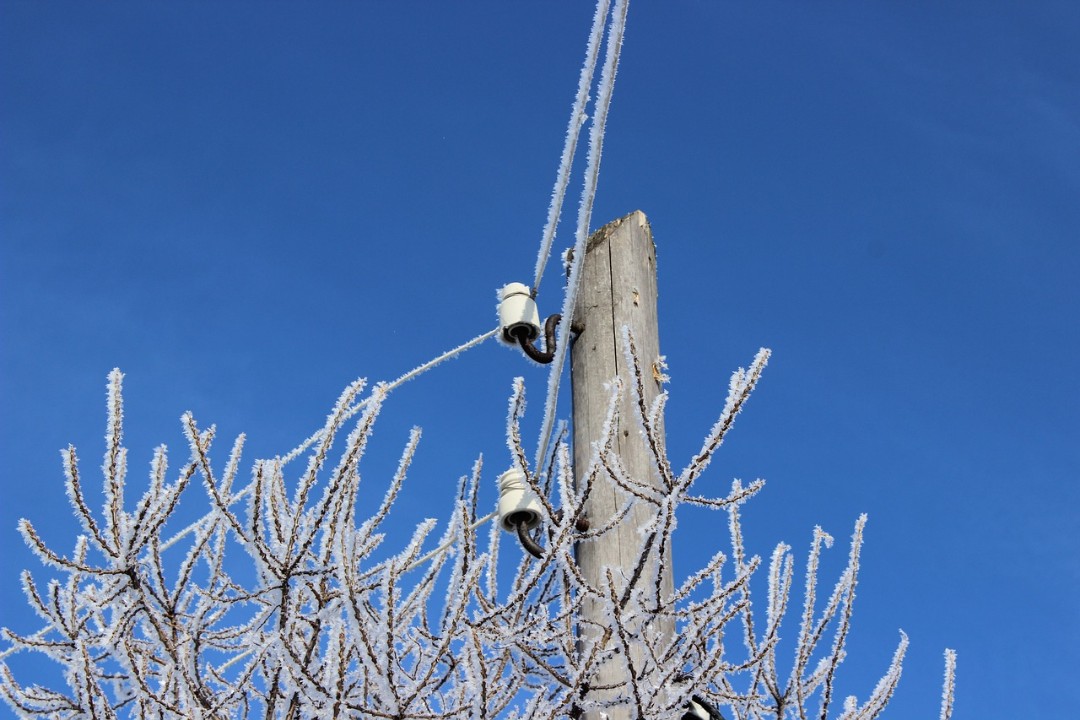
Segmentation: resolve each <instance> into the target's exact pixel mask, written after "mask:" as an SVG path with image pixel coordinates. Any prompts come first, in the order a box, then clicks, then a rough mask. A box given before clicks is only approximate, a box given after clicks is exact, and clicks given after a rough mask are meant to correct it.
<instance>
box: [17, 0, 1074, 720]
mask: <svg viewBox="0 0 1080 720" xmlns="http://www.w3.org/2000/svg"><path fill="white" fill-rule="evenodd" d="M592 9H593V8H592V3H587V2H578V3H570V2H552V3H543V4H541V3H532V4H525V3H498V2H483V3H480V2H469V3H434V2H424V3H385V2H384V3H374V2H369V3H320V4H299V3H296V4H287V3H238V2H223V3H213V4H211V3H198V4H196V3H133V2H115V3H107V4H106V3H65V2H57V3H31V2H12V0H3V2H0V238H2V243H0V403H2V407H3V408H4V412H3V413H2V414H0V438H2V441H0V442H2V446H0V450H2V453H3V457H4V460H5V461H4V463H3V469H2V476H0V483H2V487H3V488H4V498H5V499H4V502H3V503H0V543H2V545H0V546H2V547H3V549H4V553H3V556H4V561H3V563H2V564H0V570H2V572H3V574H4V576H5V577H6V580H7V581H6V582H0V625H6V626H9V627H12V628H13V629H16V630H20V631H30V630H33V629H35V628H36V624H35V619H34V618H33V617H32V615H31V613H30V611H29V610H28V609H24V606H25V603H24V601H23V598H22V595H21V592H20V591H19V588H18V583H17V581H16V577H17V573H18V572H19V570H21V569H22V568H24V567H34V566H35V561H34V560H33V558H32V557H31V555H30V553H29V551H28V550H26V549H25V547H24V546H23V544H22V541H21V540H20V538H19V536H18V534H17V533H16V531H15V525H16V522H17V520H18V518H20V517H28V518H30V519H31V520H32V521H33V522H34V523H35V525H37V526H38V527H39V529H40V530H41V532H42V534H43V536H44V537H45V538H46V539H47V540H49V541H51V542H53V543H55V544H56V545H57V546H58V547H60V548H62V549H65V550H67V549H69V548H70V547H71V545H72V543H73V541H74V535H75V533H76V525H75V523H74V520H72V519H69V514H68V512H69V511H68V503H67V500H66V498H65V496H64V491H63V482H62V480H63V476H62V473H61V467H60V463H59V454H58V452H57V451H58V450H59V449H60V448H62V447H66V446H67V444H68V443H74V444H75V445H76V446H77V447H78V448H79V451H80V456H81V458H82V461H83V470H84V473H85V474H86V475H87V476H91V475H93V473H94V471H95V468H96V467H97V465H98V464H99V462H100V460H99V458H100V453H101V452H102V451H103V443H102V436H103V433H104V419H105V414H104V399H105V397H104V388H105V377H106V374H107V373H108V371H109V370H110V369H111V368H113V367H117V366H118V367H120V368H121V369H122V370H123V371H124V372H125V373H126V374H127V378H126V385H125V386H126V402H127V405H126V407H127V441H128V442H127V444H128V447H129V448H130V452H131V460H130V462H131V474H132V480H131V482H132V483H137V482H140V481H141V480H142V476H143V475H142V469H143V468H148V466H149V461H150V457H151V451H152V448H153V447H154V446H155V445H157V444H159V443H167V444H169V445H170V447H171V448H172V449H173V457H174V463H175V462H180V459H181V458H182V457H183V456H184V451H185V448H184V443H183V439H182V436H181V434H180V427H179V422H178V418H179V416H180V414H181V413H182V412H183V411H185V410H191V411H193V412H194V413H195V416H196V417H197V418H198V419H199V420H200V422H202V423H204V424H209V423H216V424H217V425H218V427H219V438H222V439H220V440H219V443H221V444H224V447H219V450H221V451H224V450H225V448H227V447H228V445H229V444H231V438H232V437H233V436H235V435H236V434H237V433H239V432H246V433H247V434H248V437H249V441H250V444H249V448H250V449H249V452H248V459H249V460H250V459H251V458H252V457H254V456H260V457H263V456H268V455H273V454H277V453H280V452H285V451H287V450H288V449H290V448H292V447H293V446H294V445H295V444H296V443H297V442H298V441H299V440H301V439H303V438H304V437H306V436H307V435H308V434H310V432H311V431H312V430H314V429H315V428H316V427H317V426H319V425H320V424H321V421H322V418H323V417H324V415H325V413H326V411H327V410H328V409H329V407H330V405H331V403H332V402H333V400H334V399H335V398H336V396H337V393H338V392H339V391H340V389H341V388H342V387H344V385H345V384H346V383H348V382H349V381H351V380H352V379H354V378H356V377H358V376H366V377H369V378H371V379H372V380H378V379H389V378H393V377H396V376H397V375H399V374H401V373H402V372H404V371H405V370H408V369H409V368H411V367H413V366H415V365H417V364H418V363H420V362H423V361H425V360H427V359H429V358H430V357H432V356H434V355H435V354H437V353H438V352H440V351H442V350H444V349H447V348H449V347H452V346H454V345H456V344H458V343H459V342H462V341H464V340H466V339H468V338H471V337H473V336H475V335H478V334H479V333H481V332H483V331H485V330H487V329H489V328H490V327H491V326H492V325H493V323H494V318H495V306H494V297H495V289H496V288H497V287H499V286H501V285H503V284H505V283H506V282H510V281H525V282H527V281H528V280H529V279H530V276H531V274H532V270H533V265H534V261H535V255H536V250H537V247H538V244H539V240H540V234H541V230H542V228H543V223H544V220H545V217H546V210H547V205H548V199H549V194H550V191H551V185H552V182H553V181H554V176H555V170H556V168H557V164H558V159H559V153H560V151H561V149H562V144H563V136H564V132H565V127H566V121H567V116H568V114H569V110H570V106H571V103H572V100H573V93H574V89H575V86H576V82H577V75H578V70H579V67H580V63H581V57H582V54H583V50H584V44H585V39H586V36H587V33H588V29H589V23H590V19H591V16H592ZM627 27H628V29H627V35H626V41H625V46H624V50H623V55H622V62H621V65H620V71H619V76H618V81H617V84H616V87H615V96H614V101H613V105H612V108H611V117H610V120H609V124H608V132H607V139H606V143H605V146H604V154H603V161H602V166H601V174H600V185H599V192H598V195H597V200H596V206H595V209H594V213H593V226H594V227H598V226H599V225H601V224H603V223H604V222H606V221H608V220H611V219H614V218H616V217H620V216H622V215H624V214H626V213H627V212H630V211H631V210H634V209H641V210H643V211H644V212H645V213H646V214H647V215H648V217H649V219H650V221H651V223H652V227H653V231H654V235H655V238H656V243H657V248H658V266H659V273H660V277H659V288H660V320H661V328H660V338H661V347H662V349H663V351H664V352H665V353H666V355H667V357H668V360H669V364H670V366H671V371H670V373H671V375H672V378H673V382H672V384H671V386H670V389H671V393H672V400H671V402H670V405H669V411H668V416H667V433H668V440H669V445H670V447H671V452H672V455H673V457H675V458H677V459H678V458H686V457H688V456H689V454H690V453H691V452H692V451H693V450H695V449H696V448H697V446H698V444H699V443H700V440H701V438H702V436H703V435H704V433H705V432H706V430H707V429H708V427H709V425H710V424H711V422H712V421H713V420H714V419H715V416H716V415H717V413H718V412H719V409H720V407H721V405H722V402H723V398H724V394H725V391H726V386H727V376H728V374H729V373H730V372H731V370H733V369H734V368H735V367H738V366H740V365H745V364H746V363H748V362H749V361H750V359H751V358H752V357H753V354H754V352H755V351H756V350H757V348H758V347H759V346H763V345H764V346H768V347H770V348H772V349H773V351H774V356H773V360H772V362H771V363H770V366H769V368H768V369H767V371H766V373H765V376H764V379H763V381H762V384H761V386H760V387H759V389H758V391H757V392H756V394H755V395H754V397H753V398H752V400H751V401H750V403H749V405H748V406H747V408H746V411H745V412H744V414H743V415H742V416H741V417H740V420H739V422H738V423H737V426H736V428H735V430H734V431H733V433H732V435H730V436H729V439H728V442H727V444H726V446H725V448H724V449H723V451H722V452H721V454H720V456H718V458H717V461H716V462H714V463H713V465H712V467H711V469H710V471H709V474H708V475H707V476H706V478H705V479H704V480H703V481H702V482H704V483H714V484H715V487H717V488H725V487H727V485H728V484H729V483H730V480H731V478H732V477H740V478H743V479H744V480H752V479H753V478H755V477H764V478H765V479H766V480H767V482H768V485H767V487H766V490H765V491H764V494H763V495H761V496H759V497H758V498H757V499H755V500H754V501H753V502H752V503H751V504H750V505H749V506H748V508H747V514H746V517H745V523H746V529H747V531H748V539H749V541H750V542H751V544H752V551H754V552H757V553H760V554H762V555H765V556H768V554H769V553H770V552H771V550H772V547H773V545H774V544H775V543H776V542H777V541H780V540H784V541H786V542H788V543H790V544H793V545H794V546H795V547H796V549H797V556H798V557H800V559H801V556H802V554H803V553H804V549H805V548H807V547H808V544H809V541H810V538H811V532H812V528H813V526H814V525H815V524H820V525H822V526H823V527H824V528H825V529H826V530H828V531H829V532H831V533H832V534H834V535H835V536H836V537H837V538H838V539H843V538H846V537H847V536H848V535H849V534H850V532H851V528H852V526H853V524H854V522H855V519H856V517H857V516H858V514H859V513H861V512H866V513H868V514H869V518H870V520H869V524H868V527H867V539H866V546H865V550H864V556H863V558H864V559H863V574H862V581H861V583H860V586H859V597H858V600H857V602H856V608H855V618H854V623H855V624H854V631H853V636H852V638H851V646H850V654H849V659H848V661H847V663H846V664H845V667H844V670H843V674H842V680H843V681H844V682H846V683H848V684H847V685H844V686H842V688H841V691H842V692H845V693H846V692H854V693H857V694H859V695H860V696H865V695H866V693H867V692H868V691H869V690H870V689H871V688H872V685H873V682H874V680H875V678H876V677H877V675H878V674H880V672H881V671H883V670H884V668H885V666H886V665H887V663H888V659H889V657H890V656H891V653H892V649H893V647H894V645H895V643H896V639H897V629H899V628H903V629H904V630H905V631H906V632H907V633H908V634H909V635H910V637H911V641H912V646H911V649H910V651H909V655H908V660H907V664H906V669H905V673H904V679H903V681H902V682H901V685H900V689H899V692H898V695H897V697H896V698H895V700H894V701H893V704H892V705H891V708H890V711H889V713H888V714H889V715H891V716H892V717H916V716H923V717H926V716H933V714H934V713H936V711H937V706H938V702H939V687H940V677H941V669H942V659H941V653H942V651H943V649H944V648H945V647H954V648H956V649H957V651H958V653H959V670H958V685H957V694H958V700H957V713H958V717H963V716H968V717H999V716H1001V717H1004V716H1014V717H1015V716H1031V717H1037V716H1041V715H1047V714H1050V713H1051V712H1060V709H1061V708H1062V707H1070V706H1075V705H1076V703H1077V701H1080V690H1078V689H1077V686H1076V683H1075V678H1074V675H1075V671H1076V669H1077V668H1078V667H1080V650H1078V647H1080V613H1078V610H1077V600H1076V598H1077V596H1078V593H1080V560H1078V558H1080V513H1078V510H1077V507H1078V503H1080V491H1078V483H1077V480H1078V475H1080V449H1078V442H1077V440H1078V438H1080V403H1078V398H1080V383H1078V376H1080V372H1078V370H1080V367H1078V363H1077V354H1078V351H1080V323H1078V322H1077V314H1078V311H1080V291H1078V290H1077V286H1078V283H1077V282H1076V277H1077V276H1078V275H1080V248H1078V240H1080V202H1078V198H1080V62H1077V51H1076V49H1075V46H1074V43H1075V39H1076V38H1077V37H1080V6H1077V5H1076V4H1074V3H1071V2H1054V1H1052V0H1050V1H1047V2H1041V3H1031V4H1017V3H1003V2H979V3H974V2H966V3H965V2H959V3H951V4H946V6H945V7H942V5H941V4H939V3H905V4H904V5H903V7H901V6H900V4H899V3H894V4H890V5H886V4H880V3H879V4H856V3H832V2H829V3H793V2H783V3H777V2H762V3H752V4H751V3H729V2H671V3H656V2H642V1H640V0H638V1H637V2H634V3H631V6H630V13H629V18H628V26H627ZM579 177H580V175H576V176H575V180H574V184H573V185H572V186H571V200H570V201H569V203H568V207H567V211H566V213H564V217H568V218H569V220H570V222H564V224H563V227H562V228H561V229H560V234H559V238H558V239H557V240H556V248H557V249H561V248H564V247H566V246H567V245H569V244H571V242H572V220H573V216H574V214H575V213H574V211H575V209H576V197H577V193H578V192H579V189H580V180H579ZM546 277H547V280H546V281H545V284H544V286H543V287H542V289H541V292H540V296H539V300H538V302H539V304H540V309H541V312H542V313H545V314H546V313H548V312H554V311H555V310H556V309H557V308H558V306H559V304H560V303H561V294H560V293H561V290H562V288H561V285H560V280H559V273H558V272H552V271H549V273H548V275H547V276H546ZM516 375H524V376H525V378H526V381H527V383H528V387H529V388H530V394H529V397H530V399H531V402H532V404H531V408H530V413H529V416H528V423H529V424H527V429H528V427H532V428H533V429H532V432H534V433H535V432H536V426H538V425H539V420H540V414H541V410H542V399H543V391H544V384H545V381H546V377H545V374H544V371H543V370H541V369H539V368H536V367H534V366H530V365H528V364H527V363H526V362H525V361H524V360H522V359H521V358H520V357H519V356H518V355H515V354H514V353H511V352H508V351H506V350H505V349H502V348H500V347H497V346H495V345H494V344H487V345H484V346H481V347H479V348H477V349H475V350H473V351H471V352H470V353H468V354H466V355H465V356H463V357H461V358H460V359H458V360H455V361H453V362H452V363H448V364H445V365H443V366H440V367H439V368H437V369H435V370H433V371H432V372H431V373H429V374H427V375H424V376H423V377H422V378H421V379H419V380H417V381H416V382H414V383H412V384H410V385H407V386H405V387H403V388H402V389H400V390H399V391H397V392H396V393H395V395H394V396H392V399H391V402H390V404H389V405H388V407H387V409H386V410H385V411H384V414H383V417H382V425H381V426H380V429H379V431H378V434H377V440H378V442H377V443H376V447H373V448H372V451H371V453H372V455H371V457H370V459H369V460H370V462H369V463H368V466H367V468H368V469H367V477H368V478H370V481H371V482H372V486H373V487H374V488H379V487H381V486H380V485H379V482H378V481H379V478H380V473H383V474H384V475H385V472H386V471H387V469H388V468H392V467H393V465H394V463H395V462H396V459H397V455H398V453H399V451H400V448H401V447H402V446H403V444H404V442H405V439H406V437H407V432H408V428H409V427H410V426H411V425H413V424H417V425H421V426H422V427H423V428H424V432H425V436H424V440H423V441H422V444H421V450H420V454H419V456H418V458H417V461H416V464H415V465H414V469H413V471H412V473H411V478H412V479H411V481H410V484H409V485H408V486H406V491H405V495H404V498H403V499H402V500H401V501H400V502H399V503H398V504H397V506H396V511H397V519H398V526H397V527H398V528H399V529H400V532H401V542H402V543H404V542H405V541H406V538H407V536H408V533H409V530H410V528H411V527H412V525H413V524H415V522H416V520H417V519H419V518H422V517H426V516H434V517H442V515H443V512H444V508H445V507H447V504H448V503H449V500H450V498H451V496H452V492H453V488H454V486H455V483H456V480H457V478H458V477H459V476H460V475H462V474H464V473H467V472H468V471H469V469H470V467H471V464H472V462H473V460H474V459H475V457H476V456H477V455H478V454H480V453H484V454H485V457H486V458H487V459H488V467H489V468H490V472H491V475H492V483H491V488H490V492H489V499H490V502H491V503H492V504H493V503H494V497H495V489H494V477H495V475H496V474H497V472H498V471H499V470H500V469H501V468H502V467H503V466H504V465H505V464H507V462H508V460H507V458H506V451H505V445H504V438H503V425H504V420H505V409H506V399H507V397H508V395H509V391H510V383H511V380H512V378H513V377H514V376H516ZM568 411H569V409H568V406H565V405H564V406H563V414H564V415H565V413H566V412H568ZM530 424H531V425H530ZM222 461H223V459H222ZM373 492H377V496H381V490H378V491H373ZM197 500H198V498H195V497H193V499H192V506H193V507H195V506H197V505H198V503H197ZM711 521H712V518H711V516H696V515H694V514H693V513H689V514H688V515H687V517H686V518H684V523H683V525H682V526H681V529H680V532H682V533H685V536H684V538H683V545H682V546H681V547H679V546H677V547H676V549H675V553H676V558H677V562H678V563H679V567H681V568H683V569H684V570H685V571H690V570H691V569H693V568H694V567H696V565H695V563H696V562H699V561H700V560H701V558H703V557H705V556H707V555H708V554H710V553H711V551H712V550H713V549H714V548H713V546H712V545H711V544H710V542H711V541H712V539H713V537H712V533H711ZM842 546H843V542H841V543H840V547H837V548H836V549H834V551H833V555H834V556H835V557H834V558H833V559H834V560H835V568H833V570H834V572H835V571H836V570H837V569H838V568H839V566H840V565H841V564H842V560H843V555H844V550H843V549H842ZM684 558H685V560H684ZM826 569H827V570H828V568H826ZM677 572H678V571H677Z"/></svg>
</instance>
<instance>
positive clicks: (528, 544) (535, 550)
mask: <svg viewBox="0 0 1080 720" xmlns="http://www.w3.org/2000/svg"><path fill="white" fill-rule="evenodd" d="M509 522H510V524H511V525H513V526H514V529H515V530H516V531H517V536H518V542H520V543H521V547H522V548H524V549H525V551H526V552H527V553H529V554H530V555H532V556H533V557H534V558H536V559H537V560H539V559H541V558H543V557H544V548H542V547H540V544H539V543H538V542H536V540H534V539H533V536H532V535H530V534H529V518H528V516H526V515H525V513H521V518H520V519H517V518H514V517H511V518H510V521H509Z"/></svg>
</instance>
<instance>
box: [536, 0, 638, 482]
mask: <svg viewBox="0 0 1080 720" xmlns="http://www.w3.org/2000/svg"><path fill="white" fill-rule="evenodd" d="M628 5H629V0H616V2H615V8H614V10H613V11H612V18H611V27H610V28H609V29H608V39H607V49H606V54H605V56H604V70H603V72H602V74H601V76H600V87H599V89H598V91H597V97H596V110H595V112H594V113H593V119H592V125H591V126H590V128H589V154H588V160H587V162H586V166H585V182H584V186H583V188H582V191H581V201H580V203H579V205H578V221H577V231H576V235H575V239H574V257H573V261H572V263H571V265H570V278H569V280H568V281H567V283H566V295H565V296H564V297H563V309H562V316H563V318H564V320H563V322H562V323H561V324H560V325H559V335H558V341H557V343H556V352H555V359H554V361H553V362H552V363H551V369H550V370H549V371H548V390H547V401H546V402H545V404H544V420H543V424H542V425H541V428H540V441H539V443H538V444H537V449H536V462H535V465H536V469H537V474H542V472H543V464H544V461H545V457H546V455H547V446H548V443H549V442H550V441H551V431H552V428H553V427H554V425H555V409H556V406H557V405H558V397H559V382H560V380H561V376H562V369H563V365H564V364H565V363H566V353H567V348H568V346H569V338H570V327H571V325H573V317H574V306H575V305H576V304H577V293H578V287H579V286H580V284H581V266H582V263H583V262H584V260H585V243H586V241H587V240H588V238H589V223H590V221H591V220H592V207H593V200H594V199H595V198H596V185H597V181H598V179H599V177H600V155H601V153H602V151H603V147H604V132H605V130H606V128H607V116H608V109H609V108H610V107H611V95H612V92H613V91H614V89H615V74H616V71H617V69H618V66H619V54H620V53H621V52H622V41H623V33H624V31H625V30H626V11H627V8H628Z"/></svg>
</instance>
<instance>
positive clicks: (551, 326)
mask: <svg viewBox="0 0 1080 720" xmlns="http://www.w3.org/2000/svg"><path fill="white" fill-rule="evenodd" d="M560 320H562V315H560V314H559V313H555V314H554V315H550V316H548V319H547V320H546V321H545V322H544V349H543V350H541V349H540V348H538V347H536V346H535V345H533V337H532V333H530V332H529V328H527V327H525V326H523V325H519V326H517V327H515V328H512V329H511V330H510V336H511V337H513V338H514V339H515V340H517V342H518V345H520V346H521V349H522V350H524V351H525V354H526V355H528V356H529V357H530V358H532V359H533V360H535V361H536V362H538V363H540V364H541V365H547V364H548V363H550V362H551V361H552V360H554V359H555V328H556V327H558V325H559V321H560Z"/></svg>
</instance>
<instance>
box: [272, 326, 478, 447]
mask: <svg viewBox="0 0 1080 720" xmlns="http://www.w3.org/2000/svg"><path fill="white" fill-rule="evenodd" d="M498 333H499V328H494V329H492V330H488V331H487V332H485V333H483V334H481V335H477V336H476V337H474V338H473V339H472V340H469V341H467V342H464V343H462V344H461V345H458V346H457V347H456V348H453V349H451V350H447V351H446V352H444V353H443V354H442V355H439V356H438V357H435V358H433V359H431V360H428V361H427V362H426V363H424V364H422V365H417V366H416V367H415V368H413V369H412V370H410V371H409V372H407V373H405V374H404V375H402V376H400V377H398V378H397V379H396V380H393V381H392V382H388V383H380V384H379V385H378V386H377V387H380V388H381V390H382V393H383V396H385V395H387V394H389V393H390V392H391V391H393V390H396V389H397V388H399V387H401V386H402V385H404V384H405V383H407V382H409V381H410V380H414V379H415V378H417V377H419V376H420V375H423V374H424V373H426V372H427V371H428V370H430V369H431V368H433V367H435V366H436V365H438V364H440V363H442V362H443V361H445V360H449V359H450V358H452V357H455V356H457V355H460V354H461V353H463V352H465V351H466V350H471V349H472V348H474V347H476V346H477V345H479V344H480V343H482V342H484V341H485V340H489V339H491V338H493V337H495V336H496V335H497V334H498ZM373 397H374V395H369V396H368V397H367V398H365V399H364V400H361V401H360V402H358V403H356V404H355V405H353V406H352V407H351V408H349V410H348V412H347V413H346V414H345V416H344V421H348V420H349V419H350V418H352V417H353V416H354V415H356V413H358V412H360V411H361V410H363V409H364V407H366V406H367V405H368V404H369V403H370V402H371V400H372V398H373ZM323 432H324V430H323V429H319V430H317V431H316V432H315V433H314V434H312V435H311V437H309V438H308V439H307V440H305V441H304V442H302V443H300V445H298V446H297V447H296V448H295V449H294V450H293V451H292V452H290V453H289V454H288V455H286V456H285V457H283V458H282V463H283V464H284V463H287V462H289V461H291V460H295V459H296V458H297V457H299V456H300V455H302V454H303V453H304V452H305V451H306V450H307V449H308V448H309V447H311V445H312V443H315V442H317V441H318V440H319V439H320V438H321V437H322V436H323Z"/></svg>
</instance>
